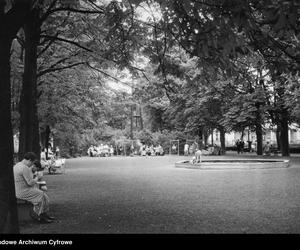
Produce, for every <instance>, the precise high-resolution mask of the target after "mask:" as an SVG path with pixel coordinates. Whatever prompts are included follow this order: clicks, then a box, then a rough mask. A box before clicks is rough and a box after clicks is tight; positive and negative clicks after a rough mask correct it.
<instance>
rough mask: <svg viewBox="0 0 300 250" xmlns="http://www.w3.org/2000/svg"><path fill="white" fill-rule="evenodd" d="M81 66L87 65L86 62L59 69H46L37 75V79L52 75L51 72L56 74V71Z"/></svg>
mask: <svg viewBox="0 0 300 250" xmlns="http://www.w3.org/2000/svg"><path fill="white" fill-rule="evenodd" d="M81 64H85V62H78V63H73V64H70V65H67V66H63V67H58V68H49V69H45V70H43V71H41V72H39V73H38V74H37V77H41V76H43V75H45V74H48V73H51V72H54V71H60V70H64V69H70V68H73V67H75V66H78V65H81Z"/></svg>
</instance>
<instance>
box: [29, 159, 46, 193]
mask: <svg viewBox="0 0 300 250" xmlns="http://www.w3.org/2000/svg"><path fill="white" fill-rule="evenodd" d="M43 171H44V169H43V168H42V165H41V163H40V162H39V161H38V160H35V161H34V162H33V166H32V173H33V176H34V177H38V182H37V184H38V186H39V189H41V190H43V191H47V186H46V182H45V181H43V180H42V179H43Z"/></svg>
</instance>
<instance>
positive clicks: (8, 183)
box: [0, 29, 19, 233]
mask: <svg viewBox="0 0 300 250" xmlns="http://www.w3.org/2000/svg"><path fill="white" fill-rule="evenodd" d="M1 31H3V30H2V29H0V38H1V39H0V81H1V82H0V107H1V108H0V117H1V121H0V168H1V171H0V233H19V223H18V212H17V202H16V196H15V185H14V176H13V168H12V166H13V133H12V125H11V105H10V104H11V103H10V102H11V92H10V90H11V89H10V46H11V42H12V40H11V39H9V38H7V37H6V34H3V33H5V32H1Z"/></svg>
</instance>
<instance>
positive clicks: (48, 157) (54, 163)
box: [41, 146, 65, 173]
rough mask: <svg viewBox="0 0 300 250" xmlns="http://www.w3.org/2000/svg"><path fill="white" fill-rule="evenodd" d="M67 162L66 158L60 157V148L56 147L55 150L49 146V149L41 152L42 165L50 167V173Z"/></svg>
mask: <svg viewBox="0 0 300 250" xmlns="http://www.w3.org/2000/svg"><path fill="white" fill-rule="evenodd" d="M64 164H65V159H60V149H59V147H58V146H57V147H55V151H53V150H52V147H51V146H49V147H48V149H46V148H45V149H43V150H42V152H41V165H42V167H43V168H46V169H48V172H49V173H54V172H56V170H57V169H58V168H62V167H63V166H64Z"/></svg>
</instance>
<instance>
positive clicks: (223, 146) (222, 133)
mask: <svg viewBox="0 0 300 250" xmlns="http://www.w3.org/2000/svg"><path fill="white" fill-rule="evenodd" d="M219 131H220V141H221V153H222V154H225V153H226V145H225V130H224V128H223V127H220V128H219Z"/></svg>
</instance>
